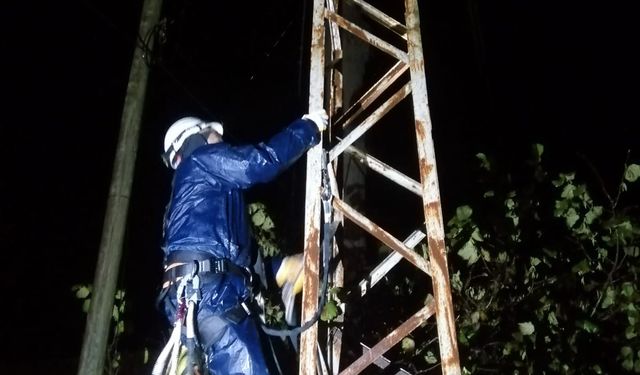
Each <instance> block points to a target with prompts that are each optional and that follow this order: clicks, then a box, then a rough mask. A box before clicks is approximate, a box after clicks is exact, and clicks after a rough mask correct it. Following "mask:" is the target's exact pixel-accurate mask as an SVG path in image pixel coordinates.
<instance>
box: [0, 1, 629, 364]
mask: <svg viewBox="0 0 640 375" xmlns="http://www.w3.org/2000/svg"><path fill="white" fill-rule="evenodd" d="M225 3H230V2H225ZM234 3H235V4H236V5H224V6H223V5H220V4H222V2H220V1H196V0H192V1H177V0H167V1H165V15H166V17H167V29H166V30H167V39H166V42H165V43H163V44H161V45H160V46H159V47H158V49H157V52H158V53H157V54H156V55H155V57H156V60H155V64H154V65H153V70H152V74H151V78H150V86H149V90H148V102H147V110H146V112H145V115H144V123H143V126H142V132H141V139H140V146H139V150H138V151H139V152H138V159H137V166H136V176H135V182H134V188H133V192H132V197H131V202H132V203H131V209H130V214H129V218H130V220H129V225H128V233H127V236H126V239H125V242H126V243H125V249H124V255H123V264H122V268H121V285H123V286H125V287H126V288H127V292H128V293H129V296H130V298H131V300H130V305H129V311H130V315H129V317H128V321H127V324H128V325H127V330H129V332H131V333H133V335H131V336H132V337H133V338H129V339H128V340H127V342H125V343H124V344H125V345H128V346H129V347H131V348H134V349H138V348H141V347H143V346H147V347H151V348H157V347H158V346H159V345H161V344H162V336H161V334H160V333H159V330H160V328H159V327H160V317H159V316H158V315H157V313H156V312H155V310H154V309H153V299H154V298H155V293H156V289H155V288H156V284H157V282H158V280H159V277H160V262H161V256H162V254H161V251H160V249H159V246H160V241H161V223H162V214H163V210H164V205H165V203H166V199H167V197H168V194H169V184H170V178H171V174H170V171H168V170H166V169H165V168H164V166H163V165H162V162H161V160H160V153H161V151H162V149H161V147H162V137H163V135H164V130H165V129H166V127H168V125H169V124H170V123H171V122H172V121H174V120H175V119H177V118H179V117H180V116H184V115H197V116H202V117H203V118H207V119H212V120H220V121H222V122H223V123H224V124H225V135H226V134H228V135H229V140H230V141H231V142H255V141H258V140H261V139H262V138H264V137H266V136H268V135H271V134H273V133H274V132H275V131H277V130H278V129H280V128H281V127H283V126H284V125H286V124H287V123H288V122H289V121H292V120H294V119H295V118H297V117H299V116H300V115H302V114H304V113H305V111H306V105H307V104H306V103H307V101H308V100H307V97H308V96H307V95H308V92H307V85H308V73H307V65H308V47H307V42H308V29H309V23H308V21H309V20H308V19H306V18H305V17H303V14H306V13H305V8H304V6H303V2H302V1H296V0H284V1H279V2H234ZM308 3H309V5H308V6H309V7H310V6H311V5H310V3H311V2H308ZM387 3H390V2H386V1H374V2H372V4H376V5H377V6H379V7H380V8H381V9H385V7H388V4H387ZM444 3H446V5H445V4H444ZM559 3H560V2H557V1H556V2H553V1H547V2H545V1H509V2H498V1H484V2H479V1H471V0H469V1H452V2H434V1H420V2H419V4H420V7H421V18H422V30H423V44H424V46H425V58H426V65H427V68H426V69H427V79H428V85H429V94H430V97H429V99H430V108H431V115H432V120H433V126H434V130H433V132H434V133H433V134H434V139H435V146H436V153H437V157H438V160H437V161H438V170H439V179H440V184H441V186H440V187H441V192H442V197H443V210H444V213H445V220H446V218H447V216H448V215H449V213H450V212H452V210H454V209H455V206H456V205H460V204H463V203H466V202H465V201H464V198H465V193H466V189H468V188H469V186H472V182H473V181H472V180H471V177H470V175H469V174H470V172H471V171H472V170H473V167H474V164H473V160H474V155H475V153H477V152H485V153H487V154H493V155H496V156H499V157H502V158H503V159H505V160H510V159H516V158H518V157H520V156H522V155H524V154H525V153H526V150H527V149H528V145H530V144H531V143H532V142H539V143H542V144H544V145H545V146H546V151H545V153H546V154H545V155H546V156H547V157H548V158H549V159H550V160H551V161H552V165H553V167H554V168H557V169H558V170H562V169H564V168H572V166H575V165H576V163H578V161H579V160H582V159H581V158H580V157H578V156H577V155H584V157H586V158H587V159H588V160H590V161H591V162H592V163H593V165H594V166H596V167H597V168H598V169H600V170H601V172H602V173H603V176H604V178H605V180H606V181H608V182H612V181H614V180H613V179H614V178H617V175H616V173H617V172H618V171H617V170H613V169H612V168H611V167H616V168H618V167H619V166H620V165H621V164H622V162H624V160H625V158H626V150H627V149H632V153H631V160H632V161H635V162H636V163H637V162H638V161H639V160H640V138H639V136H640V132H639V130H638V128H639V125H640V121H639V116H638V113H637V110H638V108H639V106H638V102H639V101H640V94H639V93H638V87H640V73H638V66H640V58H639V57H638V54H637V49H638V42H637V40H638V36H640V32H639V31H640V23H638V22H637V14H638V12H637V11H638V9H637V7H634V6H632V5H631V3H632V2H630V1H629V2H620V3H617V2H616V3H615V4H614V3H611V2H608V3H605V2H600V3H595V2H564V4H559ZM140 7H141V1H118V2H113V1H95V0H72V1H68V2H42V3H38V4H36V3H31V2H20V5H3V6H2V12H0V14H1V15H2V16H3V21H2V23H0V25H1V26H0V28H1V29H0V30H1V31H2V36H1V37H0V41H1V46H2V51H3V54H2V63H1V65H0V66H2V67H3V69H2V71H3V79H2V87H3V91H4V95H3V100H4V104H5V105H3V106H2V108H3V114H5V117H4V120H3V121H2V122H1V123H2V125H1V126H2V138H1V140H2V147H0V150H1V151H0V152H1V155H2V161H3V166H4V171H3V173H2V177H0V192H1V196H2V199H1V200H0V220H1V225H0V239H1V240H2V244H1V245H0V247H1V248H2V250H3V254H5V266H4V267H2V271H1V275H2V279H3V280H4V282H3V283H2V291H3V296H4V302H3V306H4V308H3V315H2V316H3V321H4V325H5V326H4V327H3V328H2V330H1V331H2V332H3V333H2V336H1V337H2V338H3V339H4V340H5V343H6V344H7V345H8V349H6V350H4V351H3V352H2V353H3V354H2V357H3V359H2V360H0V372H2V373H7V371H8V370H13V369H15V368H17V367H16V366H17V365H18V364H20V368H21V369H22V370H23V373H39V372H42V371H43V370H45V369H46V370H47V372H48V373H61V374H62V373H65V374H68V373H75V371H76V367H75V366H76V363H75V361H76V357H77V356H78V354H79V352H80V345H81V340H82V331H83V329H84V315H83V313H82V311H81V307H80V302H79V301H77V300H76V299H75V297H74V296H73V293H72V292H71V286H72V285H74V284H78V283H90V282H92V280H93V271H94V267H95V261H96V258H97V252H98V247H99V244H100V236H101V230H102V221H103V215H104V210H105V205H106V198H107V192H108V188H109V182H110V178H111V169H112V160H113V156H114V147H115V144H116V141H117V134H118V127H119V124H120V116H121V113H122V103H123V99H124V95H125V89H126V84H127V80H128V74H129V64H130V61H131V60H130V59H131V55H132V52H133V48H134V42H135V34H136V32H137V28H138V19H139V10H140ZM306 11H307V13H308V11H309V9H308V8H307V9H306ZM391 13H394V12H391ZM395 13H397V10H396V12H395ZM400 15H401V13H400ZM377 68H378V69H379V68H380V67H376V66H367V69H370V70H371V71H376V69H377ZM6 114H8V115H9V116H8V118H7V116H6ZM371 146H372V148H373V149H376V146H377V144H376V143H375V141H373V142H372V144H371ZM393 154H396V152H394V153H393ZM398 155H400V156H398ZM390 156H392V157H393V155H390ZM396 156H397V157H398V159H397V160H400V161H402V160H404V159H403V154H402V152H400V151H398V152H397V154H396ZM573 168H575V167H573ZM303 186H304V166H303V163H298V164H296V166H294V167H293V168H292V169H291V170H289V171H287V172H285V173H284V174H283V175H282V176H280V177H279V178H278V179H277V180H276V181H274V182H273V183H272V184H270V185H269V186H263V187H258V188H257V189H255V190H254V191H251V192H249V198H250V199H253V200H263V201H266V202H268V203H269V204H270V206H271V207H273V209H274V211H275V213H274V214H275V215H276V217H287V218H290V219H293V220H292V221H296V222H299V220H302V213H303V212H302V211H303V208H302V207H303V206H299V205H296V203H302V202H303V199H304V197H303V190H302V189H303ZM292 203H294V204H292ZM282 225H284V226H285V227H287V228H291V229H292V232H293V231H297V230H298V226H296V225H295V224H293V223H283V224H282ZM297 233H299V234H297V235H293V236H292V239H290V240H289V241H290V243H292V244H294V245H293V246H295V244H296V243H299V242H298V241H299V240H300V238H301V236H302V234H301V233H300V232H297ZM296 236H297V237H296Z"/></svg>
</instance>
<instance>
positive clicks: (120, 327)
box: [116, 320, 124, 335]
mask: <svg viewBox="0 0 640 375" xmlns="http://www.w3.org/2000/svg"><path fill="white" fill-rule="evenodd" d="M122 333H124V320H121V321H119V322H118V324H117V325H116V334H118V335H120V334H122Z"/></svg>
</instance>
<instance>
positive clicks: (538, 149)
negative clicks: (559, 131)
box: [533, 143, 544, 163]
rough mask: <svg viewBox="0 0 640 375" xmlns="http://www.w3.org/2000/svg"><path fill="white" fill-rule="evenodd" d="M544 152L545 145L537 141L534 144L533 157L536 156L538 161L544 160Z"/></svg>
mask: <svg viewBox="0 0 640 375" xmlns="http://www.w3.org/2000/svg"><path fill="white" fill-rule="evenodd" d="M543 152H544V146H543V145H541V144H539V143H536V144H534V145H533V157H534V158H535V160H536V162H538V163H539V162H541V161H542V153H543Z"/></svg>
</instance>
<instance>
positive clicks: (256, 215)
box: [251, 211, 266, 227]
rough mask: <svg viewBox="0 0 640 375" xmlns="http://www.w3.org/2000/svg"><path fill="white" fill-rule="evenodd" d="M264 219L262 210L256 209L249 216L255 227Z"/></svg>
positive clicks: (260, 224)
mask: <svg viewBox="0 0 640 375" xmlns="http://www.w3.org/2000/svg"><path fill="white" fill-rule="evenodd" d="M265 219H266V215H265V214H264V211H257V212H255V213H254V214H253V215H252V216H251V222H252V223H253V225H255V226H256V227H261V226H262V223H264V220H265Z"/></svg>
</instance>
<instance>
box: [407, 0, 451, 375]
mask: <svg viewBox="0 0 640 375" xmlns="http://www.w3.org/2000/svg"><path fill="white" fill-rule="evenodd" d="M405 17H406V24H407V39H408V43H407V44H408V51H409V71H410V73H411V87H412V97H413V111H414V117H415V127H416V138H417V143H418V158H419V166H420V179H421V181H422V201H423V208H424V216H425V220H426V229H427V241H428V244H429V260H430V261H431V271H432V273H433V275H432V278H431V280H432V283H433V293H434V297H435V301H436V323H437V327H438V341H439V345H440V359H441V363H442V373H443V374H444V375H459V374H460V359H459V356H458V344H457V340H456V328H455V321H454V314H453V303H452V299H451V286H450V282H449V270H448V266H447V254H446V249H445V242H444V224H443V219H442V206H441V202H440V188H439V186H438V172H437V169H436V158H435V148H434V144H433V136H432V133H431V130H432V124H431V117H430V114H429V103H428V97H427V81H426V78H425V68H424V56H423V53H422V39H421V36H420V19H419V13H418V2H417V0H405Z"/></svg>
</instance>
